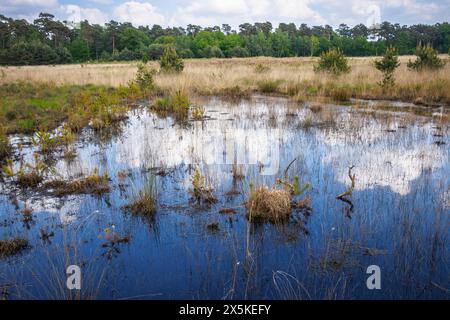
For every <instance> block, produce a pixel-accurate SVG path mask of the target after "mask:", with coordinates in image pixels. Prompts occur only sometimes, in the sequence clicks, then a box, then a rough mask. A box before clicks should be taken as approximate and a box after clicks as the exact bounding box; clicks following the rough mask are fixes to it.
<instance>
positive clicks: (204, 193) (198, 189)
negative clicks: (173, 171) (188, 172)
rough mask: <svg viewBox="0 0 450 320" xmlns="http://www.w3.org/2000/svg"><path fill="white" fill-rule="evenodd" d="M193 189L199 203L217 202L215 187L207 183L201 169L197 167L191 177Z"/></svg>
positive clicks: (193, 194) (192, 192) (194, 196)
mask: <svg viewBox="0 0 450 320" xmlns="http://www.w3.org/2000/svg"><path fill="white" fill-rule="evenodd" d="M191 183H192V190H191V194H192V196H193V198H194V199H195V200H196V201H197V203H199V204H200V203H202V202H203V203H206V204H213V203H216V202H217V198H216V196H215V195H214V189H213V188H212V187H211V186H208V185H206V182H205V177H204V176H202V174H201V172H200V170H199V169H198V168H197V169H196V170H195V172H194V174H193V175H192V177H191Z"/></svg>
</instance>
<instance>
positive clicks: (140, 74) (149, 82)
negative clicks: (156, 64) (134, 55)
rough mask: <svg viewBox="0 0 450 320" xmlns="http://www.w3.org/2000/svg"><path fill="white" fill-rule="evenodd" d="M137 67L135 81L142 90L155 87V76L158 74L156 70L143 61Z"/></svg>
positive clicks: (146, 90) (150, 89)
mask: <svg viewBox="0 0 450 320" xmlns="http://www.w3.org/2000/svg"><path fill="white" fill-rule="evenodd" d="M137 68H138V70H137V73H136V78H135V81H136V83H137V84H138V85H139V88H140V89H141V91H142V92H149V91H152V90H153V89H154V87H155V83H154V80H153V77H154V76H155V74H156V70H155V69H152V68H150V67H148V66H146V65H145V64H142V63H139V64H138V65H137Z"/></svg>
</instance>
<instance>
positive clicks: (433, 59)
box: [408, 44, 445, 71]
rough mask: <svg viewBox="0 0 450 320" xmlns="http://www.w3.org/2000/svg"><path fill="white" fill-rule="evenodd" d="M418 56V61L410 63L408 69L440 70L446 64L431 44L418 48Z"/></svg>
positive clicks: (420, 45)
mask: <svg viewBox="0 0 450 320" xmlns="http://www.w3.org/2000/svg"><path fill="white" fill-rule="evenodd" d="M416 56H417V59H416V61H414V62H412V61H409V62H408V68H410V69H412V70H415V71H422V70H438V69H441V68H442V67H444V65H445V62H444V61H442V60H441V59H440V58H439V57H438V53H437V52H436V50H434V49H433V47H432V45H431V44H427V45H422V44H419V45H418V46H417V48H416Z"/></svg>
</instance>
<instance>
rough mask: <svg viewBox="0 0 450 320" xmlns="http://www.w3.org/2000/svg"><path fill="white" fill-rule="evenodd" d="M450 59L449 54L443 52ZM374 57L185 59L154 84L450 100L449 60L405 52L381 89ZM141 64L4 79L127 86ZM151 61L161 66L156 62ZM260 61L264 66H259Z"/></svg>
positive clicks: (207, 90) (220, 91)
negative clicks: (430, 60)
mask: <svg viewBox="0 0 450 320" xmlns="http://www.w3.org/2000/svg"><path fill="white" fill-rule="evenodd" d="M441 58H442V59H444V60H445V59H446V60H448V56H446V55H442V56H441ZM375 59H376V58H375V57H369V58H349V60H350V66H351V71H350V73H348V74H345V75H342V76H340V77H338V78H336V77H333V76H328V75H325V74H318V73H316V72H314V70H313V66H314V64H315V63H316V61H317V58H303V57H302V58H269V57H259V58H233V59H192V60H185V69H184V71H183V72H182V73H181V74H175V75H174V74H172V75H170V74H169V75H167V74H165V75H164V74H160V75H157V76H156V78H155V82H156V85H157V86H158V87H159V88H160V89H161V90H163V91H168V90H172V89H174V88H175V89H176V88H183V89H184V90H186V91H187V92H188V93H189V94H191V95H192V94H198V95H228V96H230V95H245V94H248V93H254V92H262V93H265V94H282V95H288V96H291V97H294V98H296V99H298V100H314V99H317V98H323V97H329V98H331V99H332V100H347V99H348V98H350V97H354V98H369V99H395V100H402V101H408V102H419V103H433V104H434V103H438V104H439V103H443V104H447V105H448V104H450V90H448V88H450V63H447V64H446V66H445V67H444V68H443V69H441V70H440V71H424V72H415V71H411V70H408V68H407V67H406V63H407V62H408V60H414V59H415V57H414V56H401V57H400V62H401V65H400V67H399V68H398V69H397V70H396V72H395V78H396V83H397V85H396V86H395V88H393V89H392V90H390V91H387V92H383V90H382V89H381V88H380V87H379V86H378V84H377V83H378V82H379V81H381V79H382V75H381V73H380V72H379V71H377V70H376V69H375V68H374V67H373V61H374V60H375ZM136 65H137V63H115V64H84V65H83V64H82V65H79V64H75V65H59V66H25V67H3V68H1V70H0V75H1V79H0V83H8V82H13V81H22V80H23V81H33V82H34V81H37V82H53V83H55V84H57V85H62V84H77V85H84V84H94V85H106V86H114V87H117V86H120V85H126V84H127V83H128V82H129V81H130V80H131V79H133V78H134V76H135V73H136ZM149 65H150V66H152V67H154V68H155V69H158V63H157V62H149ZM258 65H261V66H263V68H258V67H257V66H258Z"/></svg>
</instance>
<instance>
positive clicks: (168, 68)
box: [159, 47, 184, 73]
mask: <svg viewBox="0 0 450 320" xmlns="http://www.w3.org/2000/svg"><path fill="white" fill-rule="evenodd" d="M159 65H160V66H161V71H163V72H175V73H179V72H182V71H183V69H184V62H183V59H181V58H180V57H179V56H178V54H177V51H176V50H175V48H174V47H167V48H166V49H165V50H164V53H163V55H162V56H161V59H160V60H159Z"/></svg>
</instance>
